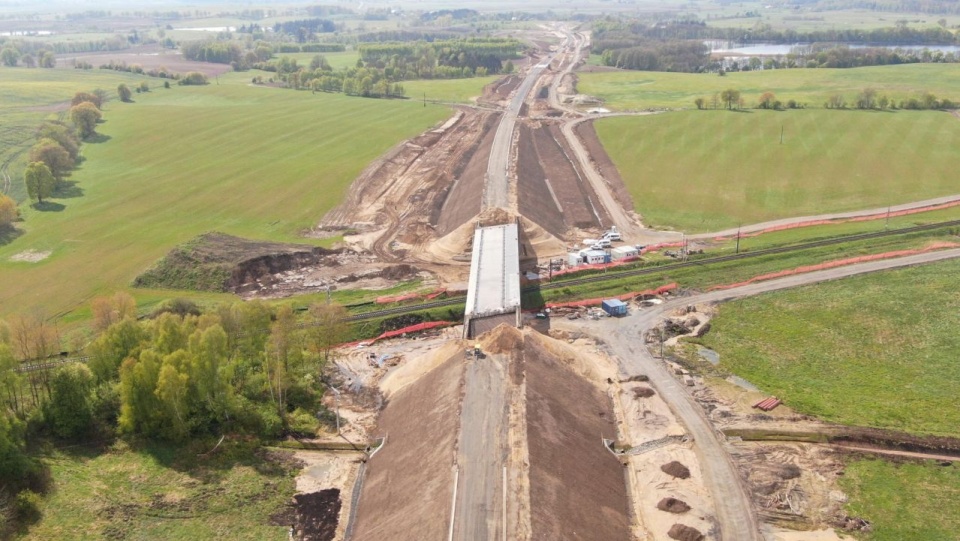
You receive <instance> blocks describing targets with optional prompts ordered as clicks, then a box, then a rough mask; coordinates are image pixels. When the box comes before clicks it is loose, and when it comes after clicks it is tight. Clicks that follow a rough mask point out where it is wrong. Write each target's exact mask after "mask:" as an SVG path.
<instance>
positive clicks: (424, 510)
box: [354, 354, 463, 541]
mask: <svg viewBox="0 0 960 541" xmlns="http://www.w3.org/2000/svg"><path fill="white" fill-rule="evenodd" d="M462 358H463V357H462V354H457V355H455V356H454V357H452V358H450V359H448V360H447V361H445V362H443V363H442V364H440V365H439V366H437V367H436V368H434V369H433V370H431V371H430V372H428V373H427V374H425V375H424V376H422V377H421V378H419V379H418V380H417V381H415V382H413V383H411V384H409V385H408V386H406V387H404V388H402V389H400V390H399V391H397V392H396V393H394V394H392V395H391V396H390V398H389V399H388V400H387V403H386V406H385V408H384V409H383V412H382V413H381V415H380V419H379V421H378V424H377V427H378V430H379V431H380V432H382V433H384V434H386V435H387V443H386V445H385V446H384V447H383V449H381V450H380V451H379V452H377V454H376V455H374V457H373V458H372V459H370V461H369V462H368V463H367V472H366V479H365V481H364V484H363V490H362V492H361V495H360V501H359V503H358V509H357V515H356V527H355V530H354V539H389V540H391V541H420V540H422V539H446V535H447V529H448V527H449V524H448V520H449V512H448V510H449V508H450V502H451V500H452V498H453V480H454V477H453V471H452V459H453V457H454V455H455V452H456V451H455V445H456V438H457V433H458V428H457V427H458V412H457V403H458V401H459V398H460V397H459V395H460V386H461V385H462V380H463V364H462Z"/></svg>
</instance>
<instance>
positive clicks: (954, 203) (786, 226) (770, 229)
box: [713, 201, 960, 242]
mask: <svg viewBox="0 0 960 541" xmlns="http://www.w3.org/2000/svg"><path fill="white" fill-rule="evenodd" d="M956 206H960V201H950V202H947V203H941V204H939V205H931V206H928V207H917V208H913V209H904V210H897V211H893V212H880V213H877V214H870V215H867V216H854V217H852V218H837V219H835V220H809V221H806V222H796V223H792V224H783V225H775V226H772V227H768V228H766V229H762V230H760V231H755V232H753V233H741V234H740V238H741V239H749V238H752V237H759V236H760V235H763V234H764V233H774V232H776V231H786V230H788V229H799V228H801V227H811V226H815V225H834V224H844V223H849V222H867V221H871V220H879V219H881V218H884V219H886V218H888V217H889V218H896V217H899V216H909V215H911V214H919V213H921V212H932V211H935V210H943V209H948V208H952V207H956ZM735 238H737V237H736V236H733V235H731V236H719V237H714V239H713V240H715V241H718V242H723V241H728V240H733V239H735Z"/></svg>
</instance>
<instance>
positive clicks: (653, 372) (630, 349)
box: [581, 249, 960, 541]
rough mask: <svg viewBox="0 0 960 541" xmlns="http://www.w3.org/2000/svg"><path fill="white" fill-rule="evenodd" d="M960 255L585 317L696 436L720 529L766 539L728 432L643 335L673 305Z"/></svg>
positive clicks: (947, 253) (623, 366)
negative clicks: (608, 315)
mask: <svg viewBox="0 0 960 541" xmlns="http://www.w3.org/2000/svg"><path fill="white" fill-rule="evenodd" d="M958 257H960V249H952V250H944V251H940V252H931V253H926V254H920V255H916V256H907V257H903V258H899V259H890V260H882V261H874V262H869V263H861V264H857V265H850V266H848V267H840V268H835V269H828V270H824V271H819V272H812V273H808V274H802V275H794V276H789V277H785V278H780V279H777V280H770V281H768V282H761V283H756V284H750V285H746V286H741V287H737V288H733V289H728V290H725V291H714V292H709V293H703V294H700V295H694V296H690V297H682V298H678V299H675V300H672V301H669V302H667V303H664V304H662V305H659V306H656V307H653V308H649V309H646V310H643V311H641V312H637V313H634V314H632V315H630V316H627V317H626V318H619V319H614V320H612V321H610V320H607V321H600V322H583V323H582V324H581V325H582V330H583V331H584V332H586V333H587V334H593V335H594V336H595V337H596V338H597V339H598V340H600V341H601V342H602V343H604V344H606V347H608V348H609V349H610V350H611V352H612V353H613V354H614V356H615V357H616V358H617V359H618V362H619V363H620V370H621V372H623V374H624V375H625V376H633V375H636V374H645V375H647V377H649V378H650V382H651V383H652V384H653V385H654V387H656V388H657V391H658V392H659V394H660V396H661V397H662V398H663V399H664V400H665V401H666V402H667V404H668V405H669V406H670V409H671V410H673V412H674V413H675V414H676V415H677V418H678V419H679V420H680V421H681V422H682V423H683V425H684V426H685V427H686V429H687V430H688V431H689V432H690V434H691V435H693V437H694V445H695V447H696V449H697V452H698V455H699V457H700V459H701V461H702V466H703V476H704V481H705V483H706V486H707V488H708V489H709V490H710V492H711V494H712V495H713V498H714V502H715V503H716V512H717V520H718V523H719V534H720V536H721V538H722V539H724V540H729V541H761V540H762V537H761V534H760V530H759V521H758V519H757V515H756V509H755V507H754V506H753V503H752V500H751V499H750V498H749V496H748V494H747V491H746V488H745V486H744V482H743V480H742V479H741V477H740V475H739V473H738V470H737V468H736V465H735V464H734V463H733V460H732V458H731V457H730V454H729V452H728V451H727V449H726V445H727V444H726V441H725V438H724V437H723V436H722V433H718V431H717V430H716V429H715V428H714V427H713V425H712V424H711V423H710V421H709V420H708V419H707V417H706V415H705V413H704V411H703V409H702V408H701V407H700V406H699V405H698V404H697V403H696V401H695V400H694V398H693V396H691V395H690V394H689V393H688V392H687V391H686V389H685V388H684V387H682V386H681V385H680V383H679V382H678V381H677V380H676V378H674V376H672V375H671V374H670V373H669V372H668V371H667V369H666V367H665V365H664V363H663V362H661V361H658V360H657V359H655V358H654V357H653V355H652V354H651V352H650V351H649V350H648V349H647V347H646V346H645V345H641V344H642V338H641V339H639V340H638V337H642V336H644V335H645V334H646V332H648V331H649V330H651V329H653V328H655V327H656V326H657V325H659V323H660V321H661V320H662V319H663V318H664V317H665V316H666V315H667V314H668V313H669V312H670V311H672V310H674V309H676V308H679V307H682V306H686V305H690V304H700V303H719V302H726V301H730V300H735V299H739V298H743V297H748V296H753V295H759V294H762V293H766V292H771V291H777V290H781V289H787V288H793V287H799V286H804V285H810V284H815V283H819V282H824V281H829V280H837V279H841V278H846V277H849V276H855V275H858V274H864V273H868V272H877V271H881V270H888V269H894V268H900V267H906V266H913V265H920V264H925V263H933V262H936V261H943V260H947V259H953V258H958Z"/></svg>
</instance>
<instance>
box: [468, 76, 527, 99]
mask: <svg viewBox="0 0 960 541" xmlns="http://www.w3.org/2000/svg"><path fill="white" fill-rule="evenodd" d="M522 81H523V78H522V77H520V76H519V75H507V76H506V77H503V78H500V79H497V80H496V81H494V82H492V83H490V84H488V85H487V86H485V87H484V88H483V96H481V98H480V99H479V100H478V101H479V102H480V103H483V104H487V105H495V106H504V105H506V103H507V102H508V101H509V99H510V94H512V93H513V91H514V90H516V89H517V87H518V86H520V83H521V82H522Z"/></svg>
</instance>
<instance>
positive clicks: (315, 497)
mask: <svg viewBox="0 0 960 541" xmlns="http://www.w3.org/2000/svg"><path fill="white" fill-rule="evenodd" d="M293 499H294V502H295V503H294V507H295V508H296V511H297V519H296V522H295V523H294V527H293V538H294V539H298V540H301V541H332V540H333V538H334V535H335V534H336V532H337V523H338V522H339V518H340V489H337V488H328V489H326V490H321V491H320V492H312V493H310V494H297V495H296V496H294V497H293Z"/></svg>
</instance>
